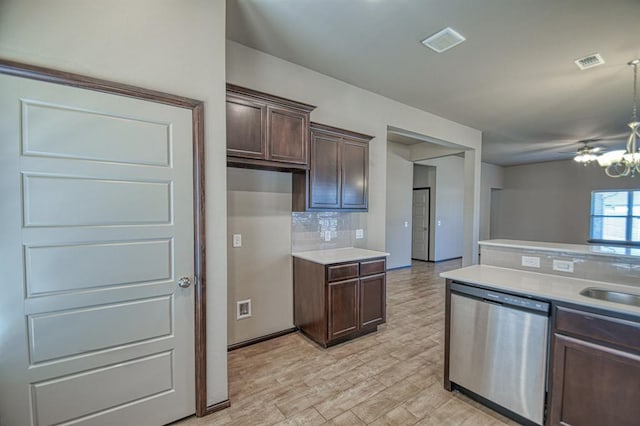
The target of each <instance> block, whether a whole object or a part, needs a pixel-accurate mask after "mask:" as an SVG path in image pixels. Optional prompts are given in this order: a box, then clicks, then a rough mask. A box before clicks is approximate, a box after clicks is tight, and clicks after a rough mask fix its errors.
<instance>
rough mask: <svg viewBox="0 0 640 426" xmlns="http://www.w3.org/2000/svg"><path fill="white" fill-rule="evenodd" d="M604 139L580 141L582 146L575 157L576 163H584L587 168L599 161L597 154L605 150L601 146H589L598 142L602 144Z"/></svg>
mask: <svg viewBox="0 0 640 426" xmlns="http://www.w3.org/2000/svg"><path fill="white" fill-rule="evenodd" d="M601 140H602V139H585V140H581V141H578V142H579V143H581V144H582V146H581V147H580V148H578V150H577V151H576V155H575V157H573V160H574V161H577V162H578V163H582V164H584V165H585V166H586V165H587V164H589V163H591V162H593V161H596V159H597V155H596V154H597V153H599V152H602V151H603V148H602V147H600V146H589V144H590V143H591V144H593V143H596V142H600V141H601Z"/></svg>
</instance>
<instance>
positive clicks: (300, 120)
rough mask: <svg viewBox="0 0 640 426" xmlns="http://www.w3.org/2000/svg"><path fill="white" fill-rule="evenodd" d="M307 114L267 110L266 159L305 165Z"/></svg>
mask: <svg viewBox="0 0 640 426" xmlns="http://www.w3.org/2000/svg"><path fill="white" fill-rule="evenodd" d="M307 121H308V119H307V114H304V113H301V112H297V111H292V110H287V109H282V108H273V107H268V108H267V123H268V124H267V133H268V137H267V139H268V140H269V145H268V147H267V149H268V151H269V152H268V159H269V160H272V161H282V162H286V163H296V164H307V146H308V145H309V137H308V133H307V129H308V126H309V125H308V123H307Z"/></svg>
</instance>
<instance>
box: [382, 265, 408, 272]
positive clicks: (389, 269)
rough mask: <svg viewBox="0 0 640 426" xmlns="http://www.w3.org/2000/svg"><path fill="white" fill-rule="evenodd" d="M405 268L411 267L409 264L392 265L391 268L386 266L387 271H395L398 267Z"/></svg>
mask: <svg viewBox="0 0 640 426" xmlns="http://www.w3.org/2000/svg"><path fill="white" fill-rule="evenodd" d="M406 268H411V265H404V266H394V267H393V268H387V271H396V270H398V269H406Z"/></svg>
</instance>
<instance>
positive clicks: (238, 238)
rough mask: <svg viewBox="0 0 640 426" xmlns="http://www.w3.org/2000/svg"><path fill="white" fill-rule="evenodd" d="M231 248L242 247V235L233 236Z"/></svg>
mask: <svg viewBox="0 0 640 426" xmlns="http://www.w3.org/2000/svg"><path fill="white" fill-rule="evenodd" d="M233 247H242V234H233Z"/></svg>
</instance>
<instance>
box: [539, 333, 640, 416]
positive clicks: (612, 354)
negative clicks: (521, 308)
mask: <svg viewBox="0 0 640 426" xmlns="http://www.w3.org/2000/svg"><path fill="white" fill-rule="evenodd" d="M551 392H552V396H551V406H550V410H549V422H548V424H550V425H557V424H562V425H580V426H588V425H594V426H596V425H598V426H600V425H616V426H622V425H637V424H638V419H640V404H638V398H637V396H638V395H640V356H639V355H634V354H631V353H628V352H623V351H619V350H615V349H611V348H608V347H605V346H601V345H597V344H594V343H589V342H586V341H583V340H580V339H574V338H571V337H567V336H563V335H561V334H555V335H554V348H553V372H552V375H551Z"/></svg>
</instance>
